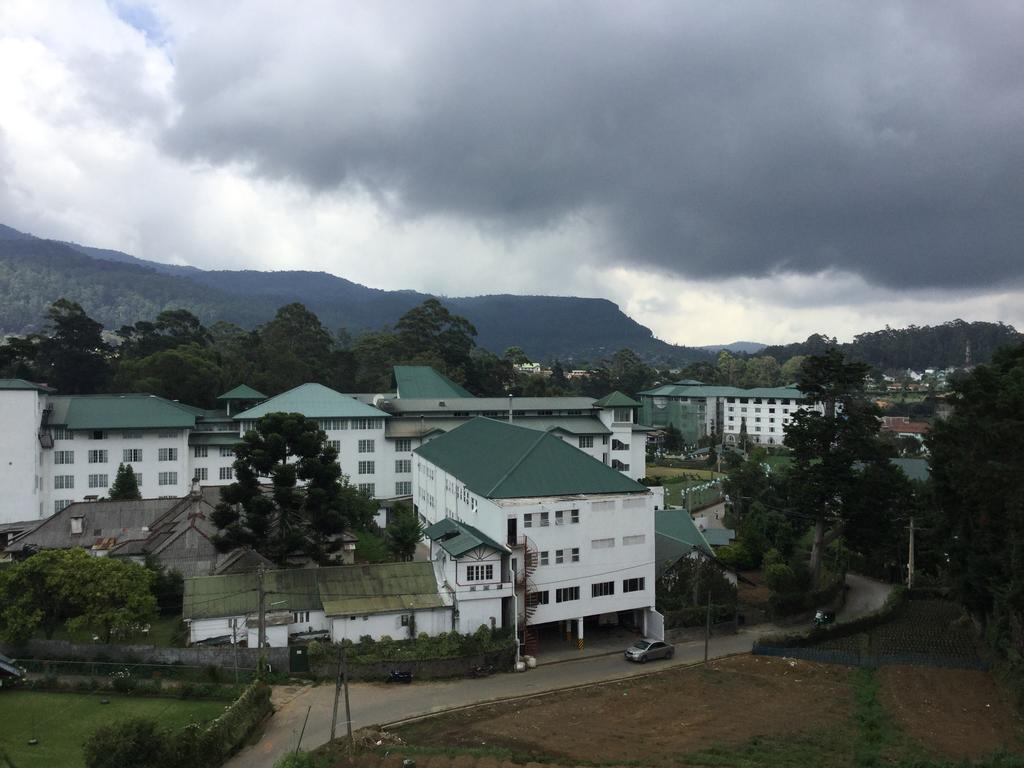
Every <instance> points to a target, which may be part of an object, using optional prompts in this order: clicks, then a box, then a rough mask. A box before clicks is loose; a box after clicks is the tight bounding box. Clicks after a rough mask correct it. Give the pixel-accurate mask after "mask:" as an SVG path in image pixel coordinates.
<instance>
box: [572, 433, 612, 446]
mask: <svg viewBox="0 0 1024 768" xmlns="http://www.w3.org/2000/svg"><path fill="white" fill-rule="evenodd" d="M579 439H580V448H593V447H594V435H580V438H579ZM601 445H608V435H601Z"/></svg>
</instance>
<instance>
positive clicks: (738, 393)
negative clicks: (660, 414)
mask: <svg viewBox="0 0 1024 768" xmlns="http://www.w3.org/2000/svg"><path fill="white" fill-rule="evenodd" d="M637 394H638V395H641V396H645V395H646V396H649V397H762V398H765V397H775V398H783V399H785V398H790V399H796V400H801V399H804V398H805V395H804V393H803V392H801V391H800V390H799V389H796V388H795V387H759V388H756V389H740V388H739V387H712V386H704V385H702V386H699V387H695V386H688V385H682V384H665V385H664V386H661V387H657V388H655V389H648V390H645V391H643V392H638V393H637Z"/></svg>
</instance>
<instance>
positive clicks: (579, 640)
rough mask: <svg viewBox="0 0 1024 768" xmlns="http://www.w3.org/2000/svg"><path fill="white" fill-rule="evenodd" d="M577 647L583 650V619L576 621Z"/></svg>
mask: <svg viewBox="0 0 1024 768" xmlns="http://www.w3.org/2000/svg"><path fill="white" fill-rule="evenodd" d="M576 647H577V648H578V649H579V650H581V651H582V650H583V617H582V616H580V617H579V618H578V619H576Z"/></svg>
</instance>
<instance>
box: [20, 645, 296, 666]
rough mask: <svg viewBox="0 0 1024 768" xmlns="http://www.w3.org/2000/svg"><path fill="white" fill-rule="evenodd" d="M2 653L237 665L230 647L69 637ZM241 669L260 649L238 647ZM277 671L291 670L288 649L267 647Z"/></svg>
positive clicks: (25, 656)
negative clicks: (122, 642)
mask: <svg viewBox="0 0 1024 768" xmlns="http://www.w3.org/2000/svg"><path fill="white" fill-rule="evenodd" d="M0 652H2V653H3V654H4V655H6V656H11V657H13V658H16V659H53V660H61V661H109V662H120V663H124V664H183V665H185V666H190V667H211V666H212V667H234V665H235V651H234V650H233V649H232V648H230V647H227V648H159V647H156V646H152V645H106V644H103V643H95V644H80V643H70V642H68V641H66V640H35V639H34V640H29V641H28V643H27V645H26V646H24V647H21V648H15V647H12V646H2V647H0ZM237 653H238V668H239V669H255V668H256V663H257V661H258V660H259V657H260V655H261V654H260V651H259V649H257V648H239V649H238V651H237ZM263 654H264V655H266V657H267V660H268V661H269V662H270V665H271V667H273V669H274V670H275V671H278V670H279V671H282V672H287V671H288V664H289V661H288V649H287V648H264V649H263Z"/></svg>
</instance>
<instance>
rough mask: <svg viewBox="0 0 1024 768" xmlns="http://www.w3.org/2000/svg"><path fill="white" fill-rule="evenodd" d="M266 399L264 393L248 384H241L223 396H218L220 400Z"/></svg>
mask: <svg viewBox="0 0 1024 768" xmlns="http://www.w3.org/2000/svg"><path fill="white" fill-rule="evenodd" d="M265 397H266V395H264V394H263V393H262V392H257V391H256V390H255V389H253V388H252V387H250V386H249V385H248V384H239V385H238V386H237V387H235V388H234V389H229V390H228V391H227V392H225V393H224V394H223V395H218V396H217V399H218V400H263V399H264V398H265Z"/></svg>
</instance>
